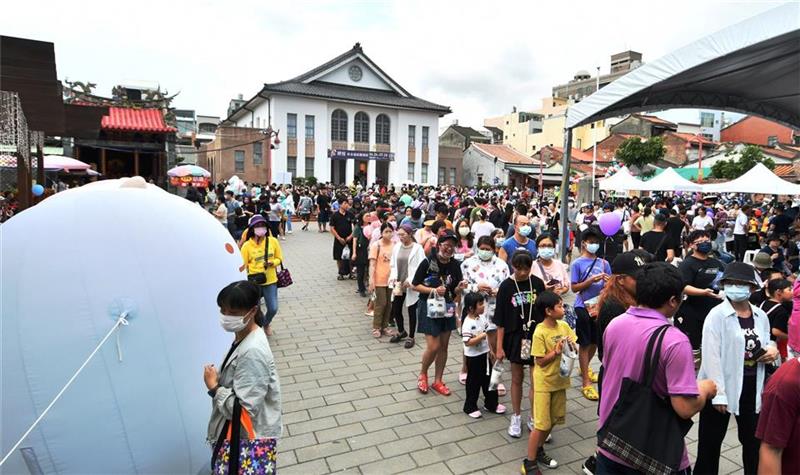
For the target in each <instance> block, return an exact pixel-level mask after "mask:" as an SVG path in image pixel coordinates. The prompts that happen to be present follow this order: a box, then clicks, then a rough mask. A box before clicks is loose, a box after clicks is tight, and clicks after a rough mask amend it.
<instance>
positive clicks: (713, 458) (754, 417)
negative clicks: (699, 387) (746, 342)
mask: <svg viewBox="0 0 800 475" xmlns="http://www.w3.org/2000/svg"><path fill="white" fill-rule="evenodd" d="M730 417H731V415H730V414H729V413H725V414H721V413H719V412H718V411H717V410H716V409H714V406H712V405H711V401H708V403H707V404H706V407H704V408H703V410H702V411H700V429H699V431H698V437H697V439H698V442H697V463H696V464H695V466H694V473H696V474H700V475H706V474H716V473H719V454H720V448H721V446H722V439H724V438H725V433H726V432H727V431H728V420H729V419H730ZM736 425H737V428H738V434H739V442H740V443H741V444H742V463H743V464H744V473H745V475H751V474H753V475H755V474H756V473H757V472H758V449H759V448H760V447H761V442H760V441H759V440H758V439H756V426H757V425H758V414H756V378H755V376H751V377H745V378H744V384H743V386H742V396H741V397H740V398H739V415H738V416H736Z"/></svg>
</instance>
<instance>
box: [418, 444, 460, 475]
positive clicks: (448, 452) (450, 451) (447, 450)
mask: <svg viewBox="0 0 800 475" xmlns="http://www.w3.org/2000/svg"><path fill="white" fill-rule="evenodd" d="M461 455H464V451H463V450H461V449H460V448H459V447H458V445H456V444H455V443H451V444H444V445H439V446H434V447H431V448H430V449H427V450H419V451H417V452H412V453H411V458H413V459H414V461H415V462H417V465H419V466H420V467H423V466H425V465H429V464H432V463H436V462H441V461H443V460H444V461H446V460H450V459H453V458H455V457H459V456H461ZM447 471H448V472H449V471H450V470H449V469H448V470H447Z"/></svg>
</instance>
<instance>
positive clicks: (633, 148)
mask: <svg viewBox="0 0 800 475" xmlns="http://www.w3.org/2000/svg"><path fill="white" fill-rule="evenodd" d="M666 152H667V149H666V148H665V147H664V140H663V139H662V138H661V137H652V138H651V139H650V140H647V141H644V142H643V141H642V139H641V138H640V137H631V138H628V139H625V141H623V142H622V143H621V144H620V145H619V148H618V149H617V153H616V157H617V159H618V160H619V161H620V162H622V163H624V164H625V166H626V167H628V168H629V169H631V168H636V169H638V170H641V171H642V172H644V171H645V167H646V166H647V165H653V164H655V163H657V162H658V161H659V160H661V159H662V158H663V157H664V154H665V153H666Z"/></svg>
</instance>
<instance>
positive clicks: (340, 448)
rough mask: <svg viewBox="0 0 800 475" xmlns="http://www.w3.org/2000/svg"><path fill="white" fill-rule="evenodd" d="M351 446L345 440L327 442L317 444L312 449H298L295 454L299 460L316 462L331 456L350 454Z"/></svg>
mask: <svg viewBox="0 0 800 475" xmlns="http://www.w3.org/2000/svg"><path fill="white" fill-rule="evenodd" d="M349 451H350V446H349V445H347V442H345V441H343V440H337V441H332V442H326V443H324V444H316V445H312V446H310V447H304V448H302V449H297V450H296V451H295V454H296V455H297V457H298V459H299V460H304V461H305V460H314V459H318V458H324V457H328V456H331V455H337V454H341V453H344V452H349Z"/></svg>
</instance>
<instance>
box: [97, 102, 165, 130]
mask: <svg viewBox="0 0 800 475" xmlns="http://www.w3.org/2000/svg"><path fill="white" fill-rule="evenodd" d="M100 127H101V128H102V129H103V130H114V131H121V132H146V133H171V132H176V131H177V130H176V129H175V128H174V127H170V126H168V125H167V123H166V122H165V121H164V115H163V114H162V113H161V110H159V109H133V108H130V107H109V108H108V115H106V116H103V119H102V120H101V122H100Z"/></svg>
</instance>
